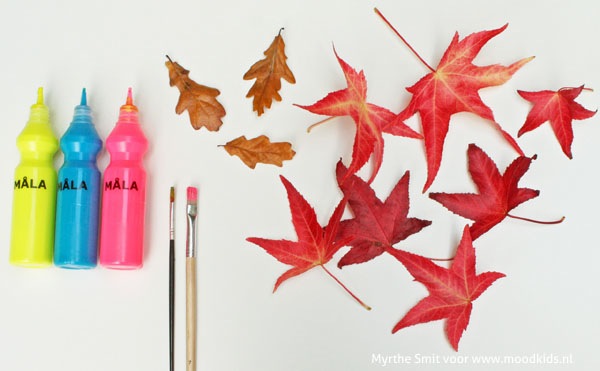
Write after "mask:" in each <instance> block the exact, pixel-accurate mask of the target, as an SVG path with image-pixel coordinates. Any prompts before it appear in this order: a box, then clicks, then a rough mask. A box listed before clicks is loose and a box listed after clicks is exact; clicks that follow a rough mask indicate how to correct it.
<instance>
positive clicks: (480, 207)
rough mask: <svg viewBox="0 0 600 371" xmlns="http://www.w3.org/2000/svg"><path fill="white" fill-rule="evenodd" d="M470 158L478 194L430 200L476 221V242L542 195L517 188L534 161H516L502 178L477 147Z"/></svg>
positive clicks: (471, 148) (437, 195)
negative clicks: (520, 208)
mask: <svg viewBox="0 0 600 371" xmlns="http://www.w3.org/2000/svg"><path fill="white" fill-rule="evenodd" d="M467 156H468V160H469V173H470V174H471V178H472V179H473V182H474V183H475V186H476V187H477V190H478V191H479V193H478V194H475V193H430V194H429V197H430V198H432V199H434V200H436V201H437V202H439V203H441V204H442V205H444V207H446V208H447V209H448V210H450V211H452V212H453V213H455V214H458V215H460V216H462V217H465V218H467V219H471V220H474V221H475V223H473V225H471V235H472V237H473V239H477V238H478V237H479V236H481V235H482V234H483V233H485V232H487V231H488V230H490V229H491V228H492V227H493V226H495V225H496V224H498V223H500V222H501V221H502V220H504V218H505V217H506V216H508V213H509V212H510V211H511V210H512V209H514V208H515V207H517V206H518V205H520V204H521V203H523V202H525V201H528V200H531V199H532V198H535V197H537V196H538V195H539V193H540V192H539V191H537V190H533V189H529V188H519V187H518V182H519V180H520V179H521V177H522V176H523V175H524V174H525V173H526V172H527V170H529V165H530V164H531V161H532V158H529V157H525V156H520V157H517V158H516V159H515V160H514V161H513V162H512V163H511V164H510V165H509V166H508V167H507V168H506V171H505V172H504V174H503V175H502V174H500V171H499V170H498V168H497V167H496V164H495V163H494V161H492V159H491V158H490V157H489V156H488V155H487V154H486V153H485V152H483V150H482V149H481V148H479V147H477V146H476V145H475V144H470V145H469V149H468V150H467Z"/></svg>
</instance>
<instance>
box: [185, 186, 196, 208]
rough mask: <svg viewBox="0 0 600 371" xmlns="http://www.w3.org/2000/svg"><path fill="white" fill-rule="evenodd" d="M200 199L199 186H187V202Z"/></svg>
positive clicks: (194, 201)
mask: <svg viewBox="0 0 600 371" xmlns="http://www.w3.org/2000/svg"><path fill="white" fill-rule="evenodd" d="M197 201H198V188H196V187H188V188H187V202H188V204H191V203H194V204H195V203H196V202H197Z"/></svg>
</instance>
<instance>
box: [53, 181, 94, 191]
mask: <svg viewBox="0 0 600 371" xmlns="http://www.w3.org/2000/svg"><path fill="white" fill-rule="evenodd" d="M79 190H84V191H87V190H88V186H87V183H86V182H85V180H82V181H80V182H79V183H76V181H74V180H72V179H69V178H65V179H63V180H62V181H60V182H58V191H59V192H60V191H79Z"/></svg>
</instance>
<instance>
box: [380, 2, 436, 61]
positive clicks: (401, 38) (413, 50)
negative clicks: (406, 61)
mask: <svg viewBox="0 0 600 371" xmlns="http://www.w3.org/2000/svg"><path fill="white" fill-rule="evenodd" d="M374 10H375V13H377V15H378V16H379V18H381V19H382V20H383V21H384V22H385V23H386V24H387V25H388V26H389V27H390V28H391V29H392V31H394V33H395V34H396V36H398V37H399V38H400V40H402V42H403V43H404V45H406V46H407V47H408V48H409V49H410V51H411V52H413V54H414V55H416V56H417V58H419V60H420V61H421V63H423V64H424V65H425V67H427V68H428V69H429V70H430V71H431V72H435V70H434V69H433V68H432V67H431V66H430V65H429V63H427V62H425V60H424V59H423V58H421V56H420V55H419V53H417V51H416V50H415V49H413V47H412V46H410V44H409V43H408V41H406V39H405V38H404V37H402V35H400V32H398V30H396V29H395V28H394V26H392V24H391V23H390V21H388V20H387V18H385V17H384V16H383V14H381V12H380V11H379V9H377V8H375V9H374Z"/></svg>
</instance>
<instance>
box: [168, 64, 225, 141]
mask: <svg viewBox="0 0 600 371" xmlns="http://www.w3.org/2000/svg"><path fill="white" fill-rule="evenodd" d="M167 59H168V61H166V62H165V65H166V66H167V68H168V69H169V84H170V85H171V86H177V89H179V93H180V95H179V101H178V102H177V106H176V107H175V112H176V113H177V114H178V115H180V114H181V113H183V111H186V110H187V111H188V114H189V115H190V124H192V127H193V128H194V129H195V130H199V129H200V128H202V127H205V128H206V129H208V130H209V131H218V130H219V128H220V127H221V125H223V121H221V118H222V117H223V116H225V108H223V106H222V105H221V103H219V101H217V96H218V95H219V94H221V92H220V91H219V90H217V89H215V88H211V87H208V86H204V85H200V84H198V83H197V82H195V81H194V80H192V79H190V77H189V73H190V71H188V70H186V69H185V68H183V67H181V65H180V64H179V63H177V62H173V61H172V60H171V58H169V56H168V55H167Z"/></svg>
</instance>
